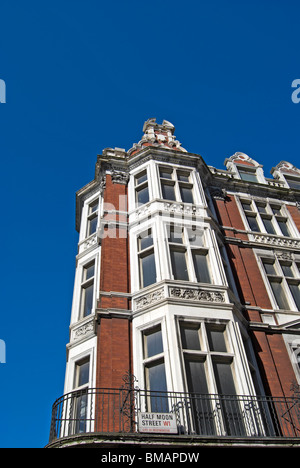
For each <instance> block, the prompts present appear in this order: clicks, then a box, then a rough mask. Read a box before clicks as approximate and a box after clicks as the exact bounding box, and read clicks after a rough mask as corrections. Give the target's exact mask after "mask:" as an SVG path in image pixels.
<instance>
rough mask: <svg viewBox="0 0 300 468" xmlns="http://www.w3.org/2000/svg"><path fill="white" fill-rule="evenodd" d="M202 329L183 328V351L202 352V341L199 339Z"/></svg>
mask: <svg viewBox="0 0 300 468" xmlns="http://www.w3.org/2000/svg"><path fill="white" fill-rule="evenodd" d="M199 329H200V327H199V326H197V327H191V328H189V327H186V326H182V327H181V328H180V331H181V343H182V348H183V349H194V350H197V351H200V350H201V347H200V339H199Z"/></svg>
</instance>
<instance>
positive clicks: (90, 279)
mask: <svg viewBox="0 0 300 468" xmlns="http://www.w3.org/2000/svg"><path fill="white" fill-rule="evenodd" d="M94 279H95V262H92V263H89V264H87V265H85V266H84V267H83V271H82V282H81V305H80V309H81V310H80V312H81V316H82V317H87V316H88V315H90V314H91V313H92V310H93V304H94Z"/></svg>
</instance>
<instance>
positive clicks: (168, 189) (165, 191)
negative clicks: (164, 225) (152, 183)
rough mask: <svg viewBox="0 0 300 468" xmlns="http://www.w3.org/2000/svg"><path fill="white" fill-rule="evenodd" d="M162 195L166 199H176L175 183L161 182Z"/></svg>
mask: <svg viewBox="0 0 300 468" xmlns="http://www.w3.org/2000/svg"><path fill="white" fill-rule="evenodd" d="M161 189H162V196H163V198H164V199H165V200H173V201H175V200H176V197H175V190H174V186H173V185H168V184H161Z"/></svg>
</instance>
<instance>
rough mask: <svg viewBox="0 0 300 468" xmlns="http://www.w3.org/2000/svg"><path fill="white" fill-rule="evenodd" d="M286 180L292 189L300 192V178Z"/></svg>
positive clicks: (286, 177) (287, 178)
mask: <svg viewBox="0 0 300 468" xmlns="http://www.w3.org/2000/svg"><path fill="white" fill-rule="evenodd" d="M285 180H286V181H287V183H288V184H289V187H290V188H291V189H293V190H300V177H289V176H285Z"/></svg>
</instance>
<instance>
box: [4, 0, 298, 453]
mask: <svg viewBox="0 0 300 468" xmlns="http://www.w3.org/2000/svg"><path fill="white" fill-rule="evenodd" d="M0 16H1V28H0V79H3V80H5V83H6V91H7V94H6V104H0V157H1V172H0V176H1V184H0V190H1V270H0V272H1V282H0V284H1V314H0V339H2V340H5V342H6V349H7V362H6V364H0V447H43V446H45V445H46V444H47V441H48V434H49V425H50V415H51V406H52V403H53V402H54V400H55V399H56V398H58V397H59V396H61V394H62V393H63V381H64V372H65V361H66V351H65V345H66V343H67V342H68V339H69V335H68V327H69V321H70V313H71V301H72V293H73V280H74V271H75V255H76V253H77V240H78V238H77V233H76V231H75V192H76V190H78V189H79V188H81V187H82V186H84V185H85V184H86V183H88V182H89V181H90V180H92V179H93V177H94V167H95V162H96V157H97V154H100V153H101V151H102V149H103V148H106V147H115V146H117V147H122V148H125V149H129V148H130V147H131V146H132V144H133V143H135V142H138V141H139V140H140V138H141V136H142V126H143V123H144V121H145V120H147V119H148V118H152V117H156V119H157V121H158V122H159V123H161V122H162V120H163V119H166V120H169V121H171V122H172V123H173V124H174V125H175V127H176V131H175V135H176V137H177V139H178V140H179V141H181V142H182V145H183V147H185V148H186V149H187V150H189V151H191V152H194V153H198V154H201V155H202V156H203V158H204V160H205V161H206V163H207V164H210V165H213V166H216V167H219V168H223V162H224V160H225V158H227V157H229V156H231V155H232V154H233V153H235V152H236V151H242V152H245V153H247V154H249V156H251V157H253V158H254V159H256V160H257V161H258V162H260V163H261V164H263V165H264V168H265V171H266V173H267V176H269V171H270V169H271V168H272V167H273V166H275V165H276V164H277V163H278V162H280V161H281V160H288V161H290V162H292V163H293V164H295V165H296V166H298V167H299V166H300V162H299V134H300V133H299V124H300V103H299V104H294V103H293V102H292V100H291V94H292V91H293V89H292V88H291V83H292V81H293V80H294V79H299V78H300V60H299V18H300V4H299V2H297V1H294V0H287V1H284V0H281V1H278V0H272V1H271V0H251V1H250V0H245V1H238V0H227V1H225V0H223V1H221V0H210V1H203V0H186V1H178V0H173V1H169V0H160V1H157V0H153V1H147V2H143V1H141V0H133V1H118V0H117V1H111V2H109V1H103V0H97V1H96V0H84V1H83V0H72V1H71V0H60V1H57V0H51V1H47V0H45V1H40V0H39V1H38V0H27V1H24V0H14V1H11V0H2V1H1V5H0Z"/></svg>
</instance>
